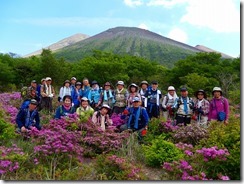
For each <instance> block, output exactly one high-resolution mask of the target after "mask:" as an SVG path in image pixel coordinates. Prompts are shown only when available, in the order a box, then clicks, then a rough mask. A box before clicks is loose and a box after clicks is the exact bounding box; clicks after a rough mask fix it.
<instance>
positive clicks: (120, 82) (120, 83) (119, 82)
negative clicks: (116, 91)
mask: <svg viewBox="0 0 244 184" xmlns="http://www.w3.org/2000/svg"><path fill="white" fill-rule="evenodd" d="M117 85H123V86H124V85H125V83H124V82H123V81H118V82H117Z"/></svg>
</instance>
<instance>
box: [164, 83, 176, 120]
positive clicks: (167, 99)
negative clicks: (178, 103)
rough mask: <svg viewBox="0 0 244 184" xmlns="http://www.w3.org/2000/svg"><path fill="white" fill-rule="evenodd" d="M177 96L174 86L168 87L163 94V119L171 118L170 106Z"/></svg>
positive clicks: (172, 117)
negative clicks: (166, 91)
mask: <svg viewBox="0 0 244 184" xmlns="http://www.w3.org/2000/svg"><path fill="white" fill-rule="evenodd" d="M176 98H178V96H177V94H176V92H175V88H174V86H169V87H168V93H167V94H166V95H165V96H164V98H163V101H162V109H163V117H164V118H165V120H170V121H171V120H173V119H174V112H173V111H172V109H171V108H172V106H173V105H174V102H175V99H176Z"/></svg>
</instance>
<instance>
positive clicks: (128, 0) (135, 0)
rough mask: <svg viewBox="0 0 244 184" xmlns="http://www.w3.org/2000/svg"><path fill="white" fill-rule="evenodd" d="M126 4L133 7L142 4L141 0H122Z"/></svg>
mask: <svg viewBox="0 0 244 184" xmlns="http://www.w3.org/2000/svg"><path fill="white" fill-rule="evenodd" d="M124 3H125V5H126V6H130V7H134V6H141V5H143V1H142V0H124Z"/></svg>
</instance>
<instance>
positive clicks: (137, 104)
mask: <svg viewBox="0 0 244 184" xmlns="http://www.w3.org/2000/svg"><path fill="white" fill-rule="evenodd" d="M140 105H141V103H140V102H139V101H136V102H133V106H134V107H139V106H140Z"/></svg>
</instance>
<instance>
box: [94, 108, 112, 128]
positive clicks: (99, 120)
mask: <svg viewBox="0 0 244 184" xmlns="http://www.w3.org/2000/svg"><path fill="white" fill-rule="evenodd" d="M110 111H111V108H110V107H109V106H108V105H106V104H104V105H103V106H102V107H101V109H100V110H98V111H95V112H94V114H93V115H92V122H93V123H94V124H95V125H97V126H100V127H101V128H102V130H105V129H106V127H108V125H112V124H113V121H112V119H110V117H109V112H110Z"/></svg>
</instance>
